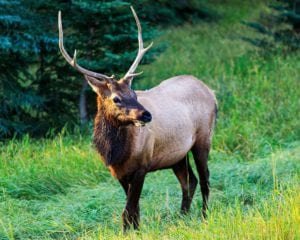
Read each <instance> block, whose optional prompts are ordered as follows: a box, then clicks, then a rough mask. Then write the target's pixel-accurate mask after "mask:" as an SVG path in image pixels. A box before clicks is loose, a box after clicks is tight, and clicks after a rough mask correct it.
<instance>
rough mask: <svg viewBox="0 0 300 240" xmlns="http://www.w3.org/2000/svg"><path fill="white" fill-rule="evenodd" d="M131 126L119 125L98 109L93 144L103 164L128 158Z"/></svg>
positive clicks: (111, 163)
mask: <svg viewBox="0 0 300 240" xmlns="http://www.w3.org/2000/svg"><path fill="white" fill-rule="evenodd" d="M133 140H134V139H133V133H132V127H130V126H120V125H118V124H117V123H116V122H113V119H112V120H110V119H108V118H107V117H106V116H105V111H103V109H101V108H100V109H98V113H97V116H96V119H95V128H94V144H95V146H96V149H97V151H98V153H99V154H100V155H101V157H102V159H103V161H104V162H105V164H106V165H107V166H108V165H117V164H121V163H124V162H125V161H126V159H128V158H129V156H130V152H131V145H132V143H133Z"/></svg>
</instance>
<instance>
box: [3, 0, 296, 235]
mask: <svg viewBox="0 0 300 240" xmlns="http://www.w3.org/2000/svg"><path fill="white" fill-rule="evenodd" d="M216 2H218V1H214V3H216ZM247 2H248V1H237V0H231V1H226V3H223V1H219V4H218V5H217V10H218V12H219V13H220V15H221V17H222V18H221V20H219V21H218V22H210V23H199V24H197V25H194V26H191V25H185V26H181V27H178V28H173V29H169V30H168V31H167V33H166V34H164V35H163V36H161V37H160V38H159V39H155V41H154V42H160V41H167V42H168V43H169V48H168V50H167V51H166V52H164V53H163V54H162V55H161V56H160V57H159V58H158V59H157V61H155V62H154V63H153V64H151V65H147V66H143V67H141V69H142V70H143V71H144V77H143V78H137V79H136V80H135V88H139V87H142V86H143V87H144V86H148V87H151V86H154V85H156V84H158V83H159V82H160V81H161V80H163V79H166V78H168V77H171V76H174V75H179V74H192V75H195V76H197V77H198V78H200V79H202V80H203V81H204V82H205V83H207V84H208V85H209V86H211V87H212V88H213V89H214V90H215V91H216V95H217V98H218V102H219V118H218V123H217V128H216V130H215V136H214V142H213V149H212V152H211V156H210V161H209V166H210V170H211V192H212V193H211V198H210V211H209V216H208V219H207V221H206V222H203V221H202V220H201V217H200V212H201V211H200V207H201V204H202V202H201V194H200V191H199V188H198V190H197V193H196V195H195V198H194V201H193V204H192V208H191V212H190V214H188V215H187V216H181V215H180V214H179V209H180V202H181V190H180V186H179V183H178V182H177V179H176V177H175V176H174V175H173V173H172V171H170V170H164V171H158V172H155V173H151V174H149V175H148V176H147V178H146V182H145V185H144V188H143V193H142V197H141V229H140V231H138V232H134V231H132V232H129V233H128V234H126V235H123V233H122V231H121V218H120V215H121V212H122V209H123V207H124V205H125V196H124V193H123V190H122V189H121V187H120V186H119V183H118V182H117V181H116V180H115V179H113V178H112V177H111V176H110V174H109V172H108V171H107V170H106V169H105V167H104V165H103V164H102V163H101V161H99V158H98V156H97V154H96V152H95V150H94V148H93V146H92V143H91V142H92V141H91V140H92V137H91V135H81V134H80V133H77V132H75V133H68V132H67V131H66V130H63V131H62V133H61V134H59V135H58V136H55V137H52V138H49V139H40V140H34V139H31V138H30V137H26V136H25V137H24V138H23V139H22V140H10V141H8V142H6V143H1V145H0V239H1V240H2V239H153V240H154V239H174V240H175V239H176V240H177V239H300V185H299V182H300V141H299V136H300V132H299V130H300V123H299V119H300V115H299V112H300V111H299V99H300V92H299V90H298V88H299V79H300V71H299V69H300V56H299V53H298V54H296V53H294V54H290V55H289V56H282V54H277V55H272V56H269V57H261V56H260V54H259V52H258V50H257V49H255V48H254V47H252V46H250V45H249V44H247V43H246V42H243V41H242V40H241V39H240V37H241V36H242V35H243V36H245V35H247V36H254V35H255V34H257V33H255V32H253V31H251V30H250V29H249V28H247V27H246V26H244V25H242V24H241V21H242V20H255V19H256V18H257V17H258V16H259V14H260V12H261V11H266V10H267V9H266V3H267V2H268V1H254V2H253V1H252V3H251V4H250V3H247ZM249 2H250V1H249Z"/></svg>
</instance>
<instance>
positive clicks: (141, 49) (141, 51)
mask: <svg viewBox="0 0 300 240" xmlns="http://www.w3.org/2000/svg"><path fill="white" fill-rule="evenodd" d="M130 8H131V11H132V13H133V16H134V19H135V22H136V25H137V28H138V40H139V50H138V54H137V56H136V58H135V60H134V62H133V63H132V65H131V67H130V68H129V70H128V72H127V73H126V74H125V76H124V77H123V79H128V78H132V77H134V76H137V75H140V74H142V73H143V72H139V73H135V72H134V71H135V70H136V68H137V67H138V65H139V63H140V61H141V60H142V58H143V56H144V54H145V53H146V52H147V51H148V50H149V48H151V47H152V44H153V42H152V43H150V45H149V46H148V47H146V48H144V44H143V38H142V27H141V23H140V20H139V18H138V16H137V15H136V12H135V11H134V9H133V7H132V6H131V7H130Z"/></svg>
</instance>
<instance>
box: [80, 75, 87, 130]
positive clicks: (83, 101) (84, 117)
mask: <svg viewBox="0 0 300 240" xmlns="http://www.w3.org/2000/svg"><path fill="white" fill-rule="evenodd" d="M82 80H83V82H82V87H81V91H80V98H79V114H80V123H81V126H83V125H85V124H86V123H87V121H88V114H87V106H86V89H87V85H88V83H87V81H86V80H85V79H84V78H83V79H82Z"/></svg>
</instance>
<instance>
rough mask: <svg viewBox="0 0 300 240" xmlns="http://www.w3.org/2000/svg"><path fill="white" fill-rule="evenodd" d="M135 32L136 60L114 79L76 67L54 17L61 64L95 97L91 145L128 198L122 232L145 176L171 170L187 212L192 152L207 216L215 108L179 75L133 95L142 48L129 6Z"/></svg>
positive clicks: (133, 221) (133, 218)
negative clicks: (76, 74)
mask: <svg viewBox="0 0 300 240" xmlns="http://www.w3.org/2000/svg"><path fill="white" fill-rule="evenodd" d="M131 10H132V13H133V16H134V18H135V21H136V24H137V28H138V43H139V49H138V53H137V56H136V59H135V60H134V62H133V63H132V65H131V67H130V68H129V70H128V72H127V73H126V74H125V76H124V77H123V78H121V79H119V80H117V79H115V77H114V76H111V77H109V76H107V75H104V74H102V73H96V72H93V71H90V70H87V69H85V68H83V67H81V66H79V65H78V63H77V61H76V50H75V53H74V56H73V58H71V57H70V55H69V54H68V53H67V51H66V50H65V48H64V45H63V29H62V21H61V12H59V13H58V28H59V48H60V51H61V53H62V55H63V57H64V58H65V60H66V61H67V62H68V63H69V64H70V65H71V66H72V67H74V68H75V69H76V70H78V71H79V72H80V73H82V74H83V75H84V77H85V79H86V80H87V82H88V83H89V85H90V86H91V87H92V89H93V90H94V91H95V93H96V94H97V114H96V117H95V125H94V144H95V147H96V149H97V151H98V153H99V154H100V156H101V159H102V160H103V161H104V163H105V165H106V166H107V167H108V169H109V170H110V172H111V174H112V175H113V176H114V177H115V178H117V179H118V181H119V182H120V184H121V185H122V187H123V189H124V191H125V194H126V196H127V202H126V206H125V209H124V211H123V213H122V220H123V229H124V230H127V229H129V228H130V226H132V225H133V227H134V229H137V228H138V226H139V215H140V214H139V199H140V195H141V191H142V187H143V184H144V179H145V176H146V174H147V173H148V172H153V171H156V170H159V169H166V168H172V170H173V171H174V173H175V175H176V177H177V178H178V180H179V182H180V185H181V188H182V203H181V211H182V212H183V213H186V212H187V211H188V210H189V209H190V205H191V201H192V198H193V195H194V193H195V189H196V186H197V182H198V181H197V178H196V177H195V175H194V173H193V171H192V168H191V166H190V163H189V161H188V158H187V156H188V152H189V151H190V150H191V151H192V154H193V157H194V161H195V165H196V168H197V172H198V174H199V179H200V189H201V193H202V198H203V206H202V214H203V216H204V217H205V216H206V209H207V201H208V196H209V171H208V165H207V158H208V154H209V150H210V145H211V138H212V133H213V127H214V123H215V119H216V112H217V105H216V98H215V96H214V93H213V92H212V91H211V90H210V89H209V88H208V87H207V86H206V85H205V84H204V83H203V82H201V81H200V80H198V79H197V78H195V77H193V76H188V75H182V76H176V77H172V78H170V79H168V80H165V81H163V82H162V83H161V84H159V85H158V86H156V87H154V88H152V89H150V90H147V91H134V90H133V89H132V88H131V83H132V80H133V78H134V77H135V76H137V75H139V74H140V73H136V72H135V70H136V68H137V67H138V65H139V63H140V61H141V59H142V57H143V55H144V54H145V53H146V52H147V50H148V49H149V48H150V47H151V46H152V43H151V44H150V45H149V46H148V47H146V48H144V46H143V39H142V28H141V24H140V21H139V19H138V17H137V15H136V13H135V11H134V9H133V8H132V7H131Z"/></svg>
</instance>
